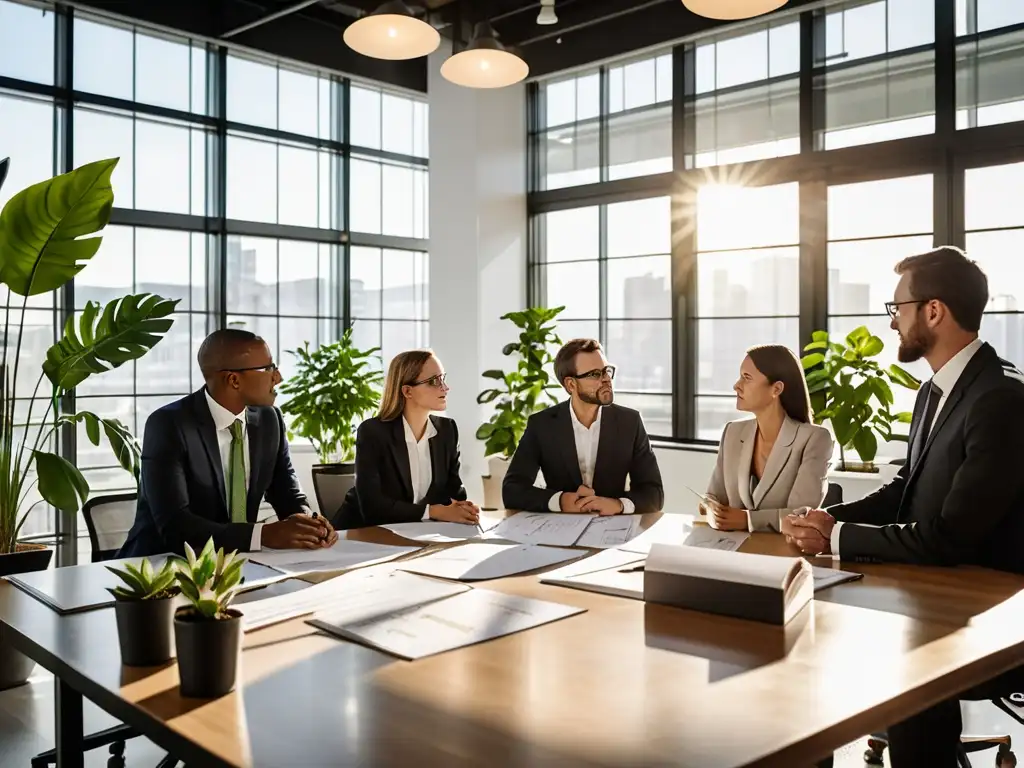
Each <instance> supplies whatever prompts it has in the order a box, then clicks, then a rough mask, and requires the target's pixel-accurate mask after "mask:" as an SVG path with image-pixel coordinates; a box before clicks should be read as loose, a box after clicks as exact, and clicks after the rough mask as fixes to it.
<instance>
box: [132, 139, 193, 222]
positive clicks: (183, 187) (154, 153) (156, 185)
mask: <svg viewBox="0 0 1024 768" xmlns="http://www.w3.org/2000/svg"><path fill="white" fill-rule="evenodd" d="M193 149H195V150H198V151H200V152H203V153H204V154H205V147H204V145H203V144H202V143H201V142H196V144H195V146H193V144H192V142H191V131H190V130H189V129H188V128H185V127H183V126H178V125H171V124H168V123H157V122H152V121H150V120H136V121H135V173H136V179H137V182H136V186H135V207H136V208H140V209H142V210H146V211H166V212H168V213H191V212H192V211H191V205H192V185H191V179H190V177H189V172H190V169H191V168H192V161H193V158H192V155H191V152H192V150H193ZM203 159H204V158H202V157H200V158H198V161H199V164H200V167H202V164H203ZM122 162H123V160H122ZM118 165H119V166H120V163H119V164H118ZM115 191H116V189H115ZM200 212H201V211H196V213H200Z"/></svg>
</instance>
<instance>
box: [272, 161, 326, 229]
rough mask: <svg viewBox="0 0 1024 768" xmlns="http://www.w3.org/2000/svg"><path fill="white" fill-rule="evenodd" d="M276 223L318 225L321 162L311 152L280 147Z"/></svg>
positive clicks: (304, 225)
mask: <svg viewBox="0 0 1024 768" xmlns="http://www.w3.org/2000/svg"><path fill="white" fill-rule="evenodd" d="M277 163H278V165H277V168H278V171H277V185H278V191H277V200H278V212H277V220H278V222H279V223H281V224H293V225H295V226H299V227H315V226H317V223H318V215H319V204H318V197H317V195H318V191H319V159H318V157H317V153H316V151H315V150H312V149H300V148H298V147H290V146H286V145H283V144H282V145H279V146H278V148H277Z"/></svg>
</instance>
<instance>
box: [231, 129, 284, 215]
mask: <svg viewBox="0 0 1024 768" xmlns="http://www.w3.org/2000/svg"><path fill="white" fill-rule="evenodd" d="M277 167H278V166H277V146H276V145H274V144H271V143H269V142H266V141H256V140H254V139H243V138H241V137H240V136H228V137H227V200H226V203H227V213H228V218H229V219H241V220H243V221H263V222H267V223H271V224H272V223H276V222H277V190H278V181H277Z"/></svg>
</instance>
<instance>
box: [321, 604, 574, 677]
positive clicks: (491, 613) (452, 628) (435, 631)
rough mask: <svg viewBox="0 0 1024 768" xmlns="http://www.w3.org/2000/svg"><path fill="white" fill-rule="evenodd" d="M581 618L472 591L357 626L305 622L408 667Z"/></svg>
mask: <svg viewBox="0 0 1024 768" xmlns="http://www.w3.org/2000/svg"><path fill="white" fill-rule="evenodd" d="M583 612H584V609H582V608H574V607H572V606H568V605H560V604H558V603H551V602H547V601H544V600H533V599H531V598H526V597H519V596H518V595H506V594H504V593H502V592H493V591H491V590H486V589H473V590H469V591H467V592H463V593H462V594H459V595H455V596H454V597H449V598H447V599H444V600H439V601H436V602H433V603H430V604H428V605H422V606H418V607H414V608H407V609H398V610H394V611H391V612H389V613H384V612H381V613H379V614H377V615H374V616H372V617H367V618H365V619H363V620H360V621H356V620H352V619H351V618H350V616H347V615H340V614H337V613H334V612H332V611H323V612H319V613H317V615H316V616H314V617H313V618H312V619H308V620H307V621H308V623H309V624H311V625H312V626H314V627H317V628H318V629H322V630H324V631H325V632H329V633H331V634H334V635H337V636H338V637H341V638H344V639H347V640H354V641H356V642H358V643H363V644H364V645H368V646H370V647H371V648H376V649H378V650H381V651H384V652H385V653H390V654H392V655H394V656H398V657H399V658H402V659H408V660H410V661H411V660H414V659H420V658H423V657H424V656H432V655H434V654H437V653H443V652H445V651H450V650H454V649H456V648H462V647H464V646H467V645H474V644H476V643H481V642H484V641H486V640H492V639H494V638H498V637H503V636H505V635H510V634H513V633H515V632H521V631H523V630H526V629H532V628H534V627H538V626H541V625H542V624H547V623H549V622H552V621H558V620H559V619H564V618H567V617H569V616H574V615H576V614H579V613H583Z"/></svg>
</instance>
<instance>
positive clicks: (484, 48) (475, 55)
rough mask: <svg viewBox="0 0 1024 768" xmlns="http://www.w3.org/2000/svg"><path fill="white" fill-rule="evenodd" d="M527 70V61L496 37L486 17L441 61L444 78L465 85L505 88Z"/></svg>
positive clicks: (467, 86) (528, 69)
mask: <svg viewBox="0 0 1024 768" xmlns="http://www.w3.org/2000/svg"><path fill="white" fill-rule="evenodd" d="M528 74H530V68H529V66H527V64H526V62H525V61H523V60H522V58H520V57H519V56H518V55H516V54H515V53H513V52H512V51H510V50H509V49H508V48H506V47H505V46H504V45H502V44H501V43H500V42H499V41H498V33H497V32H495V31H494V28H493V27H492V26H491V25H490V23H489V22H486V21H481V22H479V23H478V24H477V25H476V27H475V28H474V29H473V39H472V40H470V42H469V45H467V46H466V47H465V48H464V49H463V50H461V51H459V52H458V53H456V54H454V55H452V56H449V57H448V59H447V61H445V63H444V64H442V65H441V76H442V77H444V79H445V80H448V81H449V82H451V83H455V84H456V85H462V86H465V87H466V88H504V87H505V86H506V85H513V84H515V83H518V82H520V81H521V80H524V79H525V78H526V76H527V75H528Z"/></svg>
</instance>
